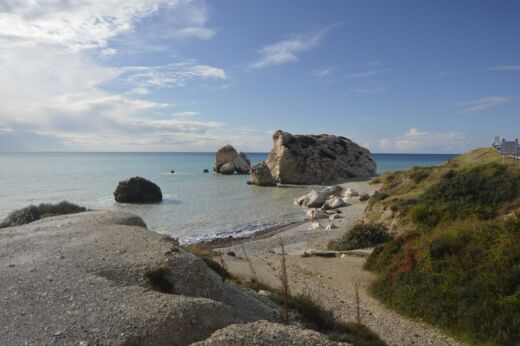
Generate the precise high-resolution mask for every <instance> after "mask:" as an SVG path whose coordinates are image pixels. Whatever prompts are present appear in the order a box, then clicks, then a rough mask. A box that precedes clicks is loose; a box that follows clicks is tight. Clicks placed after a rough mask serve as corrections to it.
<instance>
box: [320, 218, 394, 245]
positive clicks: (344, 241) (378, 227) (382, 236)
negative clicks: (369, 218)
mask: <svg viewBox="0 0 520 346" xmlns="http://www.w3.org/2000/svg"><path fill="white" fill-rule="evenodd" d="M391 239H392V236H391V235H390V234H389V233H388V230H387V228H386V227H385V226H384V225H382V224H376V223H368V224H359V225H355V226H354V227H352V229H351V230H350V231H347V232H346V233H345V234H343V235H342V236H341V237H340V238H339V239H337V240H336V241H334V242H333V243H332V244H331V246H330V248H331V249H332V250H336V251H348V250H354V249H363V248H368V247H372V246H375V245H378V244H381V243H384V242H387V241H389V240H391Z"/></svg>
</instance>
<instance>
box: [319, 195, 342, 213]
mask: <svg viewBox="0 0 520 346" xmlns="http://www.w3.org/2000/svg"><path fill="white" fill-rule="evenodd" d="M347 205H348V204H347V202H345V199H344V198H342V197H331V198H329V199H328V200H327V201H326V202H325V204H323V207H322V208H323V209H325V210H327V209H338V208H341V207H346V206H347Z"/></svg>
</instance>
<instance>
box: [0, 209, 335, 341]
mask: <svg viewBox="0 0 520 346" xmlns="http://www.w3.org/2000/svg"><path fill="white" fill-rule="evenodd" d="M0 275H1V277H2V280H0V292H1V294H0V299H1V301H0V306H1V310H2V313H1V314H0V326H1V331H0V333H1V334H0V344H4V345H21V344H26V345H44V344H45V345H48V344H57V345H189V344H191V343H194V342H201V344H203V345H219V344H222V343H220V340H225V341H224V343H225V344H226V345H233V344H240V343H243V342H244V338H245V337H247V336H248V335H249V336H251V338H253V339H254V338H256V336H257V335H261V336H262V338H261V339H262V342H263V343H262V344H265V342H268V343H269V342H270V341H274V340H276V339H278V338H282V339H283V340H287V342H286V343H285V344H287V345H293V344H294V345H303V344H311V343H312V344H323V345H330V344H335V343H331V342H329V341H328V340H327V339H326V338H325V337H324V336H322V335H320V334H316V333H311V332H309V333H307V334H306V333H303V331H302V330H299V332H298V331H293V330H292V329H291V330H290V331H291V332H290V333H289V332H288V331H284V328H280V326H281V325H279V324H277V323H276V322H278V321H279V320H280V315H281V310H280V308H279V307H278V306H277V305H275V304H274V303H272V302H271V300H269V299H268V298H266V297H263V296H260V295H258V294H257V293H255V292H253V291H251V290H246V289H244V288H241V287H238V286H236V285H234V284H232V283H227V282H223V281H222V279H221V278H220V277H219V276H218V275H217V274H216V273H214V272H213V271H212V270H210V269H209V268H208V267H207V265H206V264H205V263H204V262H203V261H202V260H200V259H198V258H197V257H195V256H194V255H192V254H189V253H187V252H185V251H184V250H183V249H182V248H180V247H179V245H178V243H177V242H176V241H175V240H173V239H171V238H169V237H166V236H163V235H160V234H157V233H154V232H151V231H149V230H147V229H146V225H145V224H144V222H143V221H142V220H141V219H140V218H138V217H136V216H134V215H131V214H127V213H115V212H108V211H95V212H85V213H80V214H73V215H67V216H57V217H52V218H47V219H43V220H40V221H37V222H33V223H31V224H28V225H24V226H17V227H9V228H6V229H3V230H2V232H0ZM260 320H263V322H261V323H256V321H260ZM226 327H227V328H226ZM223 328H226V329H223ZM234 331H236V332H234ZM213 333H215V335H214V337H211V335H212V334H213ZM305 335H308V336H309V338H310V339H309V340H308V341H309V342H306V339H305ZM301 337H303V339H302V338H301ZM253 339H251V340H249V341H247V340H246V341H247V342H248V343H247V344H248V345H249V344H250V345H256V344H257V343H256V342H254V340H253ZM316 340H318V342H317V343H316V342H315V341H316ZM319 340H321V342H320V341H319Z"/></svg>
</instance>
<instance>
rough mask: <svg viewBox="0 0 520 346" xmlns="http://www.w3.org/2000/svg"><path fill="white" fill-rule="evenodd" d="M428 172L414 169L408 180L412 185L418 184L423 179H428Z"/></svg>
mask: <svg viewBox="0 0 520 346" xmlns="http://www.w3.org/2000/svg"><path fill="white" fill-rule="evenodd" d="M428 175H429V174H428V170H427V169H414V170H412V172H411V173H410V178H411V179H412V180H413V182H414V183H416V184H419V183H420V182H421V181H423V180H424V179H426V178H428Z"/></svg>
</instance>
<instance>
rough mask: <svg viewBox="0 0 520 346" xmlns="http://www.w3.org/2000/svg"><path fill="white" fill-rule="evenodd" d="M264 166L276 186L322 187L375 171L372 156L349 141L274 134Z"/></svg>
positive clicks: (332, 137) (340, 138)
mask: <svg viewBox="0 0 520 346" xmlns="http://www.w3.org/2000/svg"><path fill="white" fill-rule="evenodd" d="M273 142H274V144H273V149H272V150H271V152H270V153H269V157H268V158H267V160H266V162H265V163H266V165H267V167H268V168H269V170H270V171H271V175H272V176H273V178H274V180H275V182H276V183H280V184H323V183H327V182H332V181H335V180H344V179H348V178H353V177H371V176H373V175H374V174H375V172H376V163H375V161H374V159H373V158H372V154H371V153H370V152H369V151H368V150H367V149H365V148H363V147H361V146H359V145H358V144H356V143H354V142H352V141H351V140H350V139H348V138H345V137H341V136H333V135H292V134H290V133H288V132H283V131H276V132H275V133H274V134H273Z"/></svg>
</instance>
